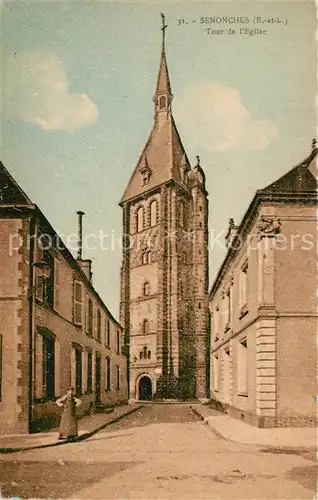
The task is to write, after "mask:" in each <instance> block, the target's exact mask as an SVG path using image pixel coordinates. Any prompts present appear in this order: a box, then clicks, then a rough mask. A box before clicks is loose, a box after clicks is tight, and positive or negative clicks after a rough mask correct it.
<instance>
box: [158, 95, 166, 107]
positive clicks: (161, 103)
mask: <svg viewBox="0 0 318 500" xmlns="http://www.w3.org/2000/svg"><path fill="white" fill-rule="evenodd" d="M165 107H166V98H165V96H164V95H163V96H162V97H160V99H159V108H160V109H163V108H165Z"/></svg>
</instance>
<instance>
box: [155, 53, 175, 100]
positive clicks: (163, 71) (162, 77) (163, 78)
mask: <svg viewBox="0 0 318 500" xmlns="http://www.w3.org/2000/svg"><path fill="white" fill-rule="evenodd" d="M162 92H168V93H169V94H171V85H170V78H169V72H168V65H167V59H166V54H165V52H162V54H161V60H160V68H159V73H158V79H157V87H156V94H155V95H157V94H159V93H162Z"/></svg>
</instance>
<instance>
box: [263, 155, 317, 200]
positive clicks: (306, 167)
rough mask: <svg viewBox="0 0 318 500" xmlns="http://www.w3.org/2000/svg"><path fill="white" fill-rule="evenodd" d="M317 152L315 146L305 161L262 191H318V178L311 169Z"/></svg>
mask: <svg viewBox="0 0 318 500" xmlns="http://www.w3.org/2000/svg"><path fill="white" fill-rule="evenodd" d="M317 152H318V149H317V148H316V147H315V146H314V147H313V149H312V151H311V153H310V155H309V156H308V157H307V158H305V160H304V161H302V162H301V163H299V164H298V165H296V166H295V167H294V168H292V169H291V170H290V171H289V172H287V174H285V175H283V176H282V177H280V178H279V179H277V180H276V181H275V182H273V183H272V184H270V185H269V186H266V187H265V188H264V189H262V190H261V191H262V192H264V193H305V192H312V191H317V185H318V184H317V178H315V176H314V175H313V174H312V172H311V170H310V167H311V166H312V164H313V163H314V161H315V159H316V157H317Z"/></svg>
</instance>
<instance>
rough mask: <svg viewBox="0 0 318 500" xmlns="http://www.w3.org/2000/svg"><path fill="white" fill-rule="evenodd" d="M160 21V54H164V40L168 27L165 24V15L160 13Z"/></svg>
mask: <svg viewBox="0 0 318 500" xmlns="http://www.w3.org/2000/svg"><path fill="white" fill-rule="evenodd" d="M161 19H162V27H161V31H162V52H163V53H164V51H165V38H166V29H167V28H168V25H167V24H166V17H165V15H164V14H163V13H162V12H161Z"/></svg>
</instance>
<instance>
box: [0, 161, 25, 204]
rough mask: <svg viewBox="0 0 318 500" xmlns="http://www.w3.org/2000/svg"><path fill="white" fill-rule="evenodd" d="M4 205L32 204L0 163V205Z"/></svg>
mask: <svg viewBox="0 0 318 500" xmlns="http://www.w3.org/2000/svg"><path fill="white" fill-rule="evenodd" d="M6 204H8V205H25V204H27V205H30V204H32V202H31V200H30V199H29V197H28V196H27V195H26V194H25V192H24V191H23V190H22V189H21V188H20V186H19V185H18V184H17V183H16V181H15V180H14V179H13V177H12V176H11V174H9V172H8V170H7V169H6V168H5V166H4V165H3V163H2V162H1V161H0V205H6Z"/></svg>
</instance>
